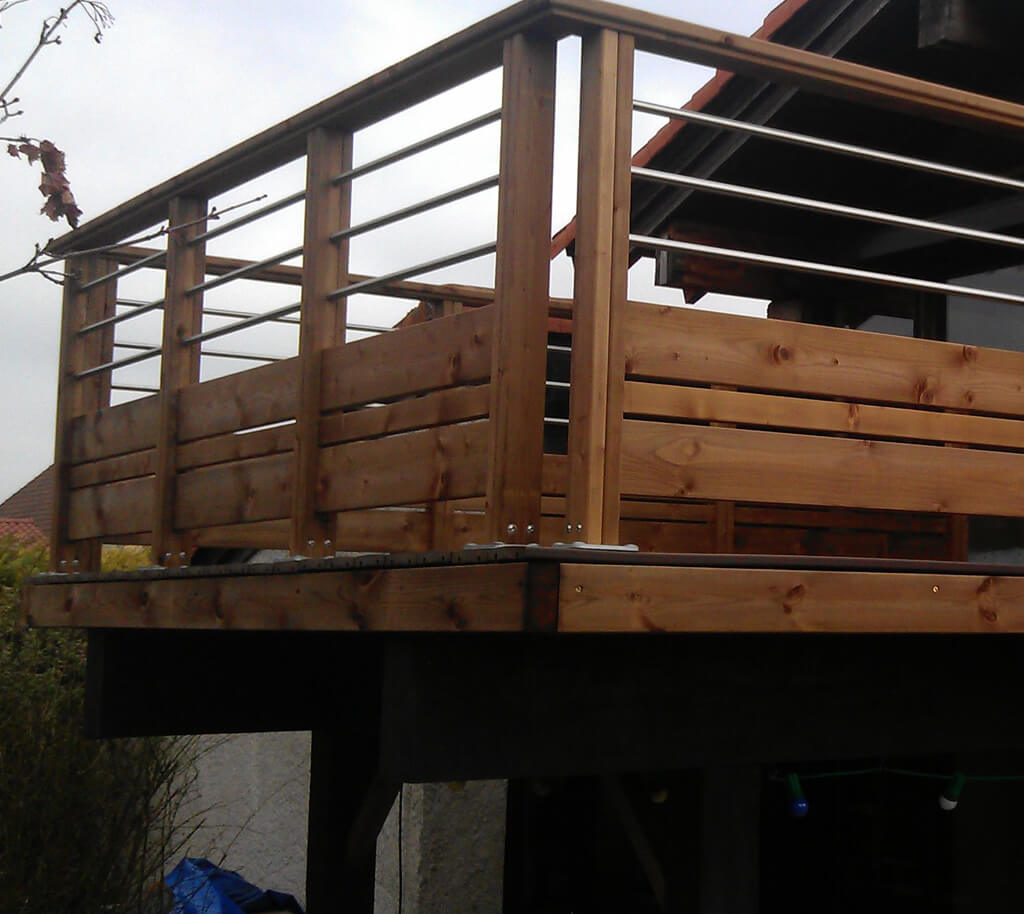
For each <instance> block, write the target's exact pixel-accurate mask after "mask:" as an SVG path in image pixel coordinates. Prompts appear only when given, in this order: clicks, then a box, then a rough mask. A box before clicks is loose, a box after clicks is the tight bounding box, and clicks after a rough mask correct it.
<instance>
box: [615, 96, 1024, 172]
mask: <svg viewBox="0 0 1024 914" xmlns="http://www.w3.org/2000/svg"><path fill="white" fill-rule="evenodd" d="M633 109H634V110H635V111H642V112H643V113H645V114H656V115H659V116H661V117H668V118H672V119H673V120H684V121H687V120H688V121H693V122H694V123H699V124H708V125H710V126H713V127H722V128H723V129H726V130H736V131H738V132H740V133H747V134H750V135H752V136H760V137H764V138H766V139H772V140H779V141H781V142H783V143H791V144H793V145H796V146H807V147H809V148H812V149H824V150H827V151H829V152H836V153H839V154H841V155H848V156H853V157H854V158H858V159H869V160H872V161H875V162H885V163H887V164H889V165H904V166H906V167H908V168H912V169H914V170H916V171H924V172H929V173H931V174H938V175H944V176H946V177H949V178H961V179H963V180H965V181H975V182H977V183H979V184H990V185H993V186H995V187H1004V188H1009V189H1010V190H1018V191H1020V190H1024V181H1020V180H1017V179H1016V178H1009V177H1006V176H1005V175H996V174H992V173H990V172H986V171H976V170H974V169H971V168H961V167H960V166H958V165H949V164H947V163H945V162H934V161H932V160H930V159H919V158H916V157H915V156H905V155H899V154H898V153H894V152H885V151H884V150H881V149H873V148H872V147H870V146H858V145H855V144H853V143H842V142H840V141H838V140H827V139H824V138H822V137H816V136H811V135H809V134H805V133H794V132H793V131H790V130H780V129H779V128H778V127H765V126H763V125H761V124H749V123H747V122H746V121H738V120H734V119H733V118H728V117H720V116H719V115H716V114H707V113H706V112H704V111H690V110H688V109H685V108H668V107H666V106H665V105H655V104H652V103H651V102H644V101H640V100H635V101H634V102H633Z"/></svg>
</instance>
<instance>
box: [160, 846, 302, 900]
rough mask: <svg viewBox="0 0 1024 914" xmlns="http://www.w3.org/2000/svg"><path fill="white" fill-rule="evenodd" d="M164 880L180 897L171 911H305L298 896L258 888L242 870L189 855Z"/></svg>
mask: <svg viewBox="0 0 1024 914" xmlns="http://www.w3.org/2000/svg"><path fill="white" fill-rule="evenodd" d="M164 882H165V883H167V888H169V889H170V890H171V894H173V895H174V897H175V899H177V903H176V904H175V905H174V907H173V908H172V909H171V914H258V912H260V911H291V912H293V914H304V912H303V910H302V908H301V907H300V906H299V903H298V902H297V901H296V900H295V897H294V896H292V895H286V894H285V893H283V892H274V891H269V890H268V891H263V890H262V889H258V888H257V887H256V886H254V885H252V884H251V883H248V882H246V881H245V880H244V879H243V878H242V877H241V876H239V875H238V873H232V872H231V871H230V870H224V869H221V868H220V867H219V866H216V865H215V864H213V863H210V861H209V860H201V859H196V858H192V857H186V858H185V859H184V860H182V861H181V863H179V864H178V865H177V866H176V867H175V868H174V869H173V870H171V872H170V873H168V874H167V877H166V878H165V879H164Z"/></svg>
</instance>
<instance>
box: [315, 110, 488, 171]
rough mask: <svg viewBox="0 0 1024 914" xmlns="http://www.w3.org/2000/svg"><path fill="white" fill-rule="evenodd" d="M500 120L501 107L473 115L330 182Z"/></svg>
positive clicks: (377, 167)
mask: <svg viewBox="0 0 1024 914" xmlns="http://www.w3.org/2000/svg"><path fill="white" fill-rule="evenodd" d="M500 120H501V109H500V108H497V109H495V110H494V111H489V112H488V113H487V114H482V115H480V117H475V118H473V119H472V120H468V121H466V122H465V123H462V124H458V125H457V126H455V127H451V128H449V129H448V130H442V131H441V132H440V133H435V134H434V135H433V136H428V137H427V138H426V139H422V140H417V141H416V142H415V143H411V144H410V145H408V146H403V147H402V148H401V149H396V150H395V151H394V152H389V153H388V154H387V155H385V156H381V157H380V158H379V159H374V160H373V161H372V162H366V163H365V164H363V165H357V166H356V167H355V168H350V169H349V170H348V171H343V172H342V173H341V174H340V175H335V177H334V178H332V179H331V182H332V183H333V184H340V183H341V182H342V181H352V180H353V179H355V178H358V177H361V176H362V175H366V174H369V173H370V172H371V171H377V169H379V168H383V167H384V166H385V165H391V164H393V163H394V162H400V161H401V160H402V159H407V158H408V157H409V156H413V155H416V153H418V152H425V151H426V150H428V149H433V148H434V147H435V146H440V145H441V144H442V143H447V142H448V140H454V139H456V138H457V137H460V136H463V135H465V134H467V133H472V132H473V131H474V130H478V129H479V128H480V127H486V126H487V125H488V124H493V123H494V122H495V121H500Z"/></svg>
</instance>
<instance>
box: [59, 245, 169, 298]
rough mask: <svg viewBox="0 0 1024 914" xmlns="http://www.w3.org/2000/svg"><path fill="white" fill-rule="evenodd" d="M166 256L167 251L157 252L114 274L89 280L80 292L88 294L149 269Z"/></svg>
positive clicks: (80, 287)
mask: <svg viewBox="0 0 1024 914" xmlns="http://www.w3.org/2000/svg"><path fill="white" fill-rule="evenodd" d="M166 256H167V252H166V251H157V252H156V253H155V254H150V255H149V256H148V257H143V258H142V260H136V261H135V263H130V264H128V266H126V267H121V269H120V270H114V272H113V273H105V274H104V275H103V276H97V277H96V278H95V279H91V280H89V282H85V283H82V285H80V286H79V287H78V291H79V292H88V291H89V289H92V288H94V287H95V286H100V285H103V283H105V282H110V281H111V280H112V279H120V278H121V277H122V276H127V275H128V274H129V273H134V272H135V271H136V270H141V269H142V268H143V267H148V266H149V265H150V264H151V263H156V261H158V260H163V259H164V258H165V257H166Z"/></svg>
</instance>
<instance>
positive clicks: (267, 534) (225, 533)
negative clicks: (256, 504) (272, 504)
mask: <svg viewBox="0 0 1024 914" xmlns="http://www.w3.org/2000/svg"><path fill="white" fill-rule="evenodd" d="M288 531H289V522H288V521H287V520H285V519H281V520H263V521H257V522H256V523H253V524H229V525H227V526H224V527H200V528H199V529H198V530H196V531H194V532H193V539H194V541H195V544H196V545H197V546H214V547H218V548H221V549H287V548H288Z"/></svg>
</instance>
